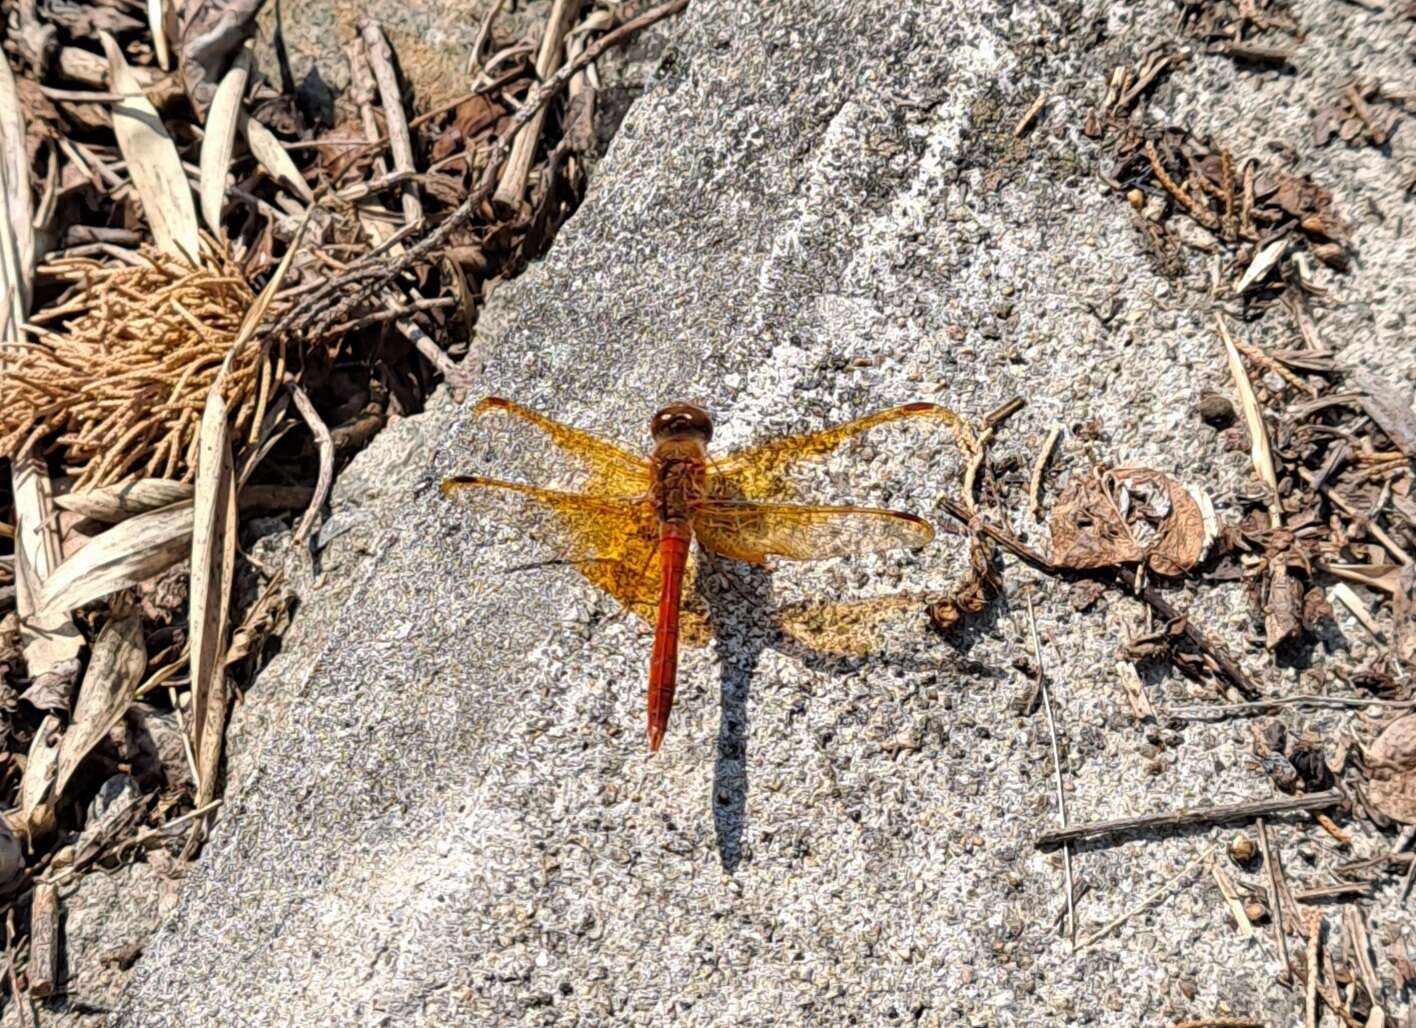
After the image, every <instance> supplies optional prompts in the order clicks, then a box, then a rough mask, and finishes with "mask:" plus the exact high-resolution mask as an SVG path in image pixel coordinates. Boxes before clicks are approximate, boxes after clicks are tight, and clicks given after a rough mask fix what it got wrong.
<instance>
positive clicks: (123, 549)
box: [39, 500, 192, 611]
mask: <svg viewBox="0 0 1416 1028" xmlns="http://www.w3.org/2000/svg"><path fill="white" fill-rule="evenodd" d="M191 538H192V503H191V501H190V500H184V501H182V502H181V503H174V504H172V505H171V506H170V507H160V508H158V509H157V510H153V511H148V512H147V513H146V514H139V515H137V516H136V517H132V518H129V519H128V520H127V521H124V522H123V523H122V524H121V525H115V526H114V527H113V528H110V529H109V530H108V531H106V532H104V533H103V534H101V535H98V536H95V537H94V538H93V539H92V540H90V541H89V543H88V544H87V545H85V546H84V547H83V549H81V550H79V551H78V552H77V553H75V554H74V555H73V556H72V557H70V558H69V559H68V560H66V561H64V563H62V564H60V565H59V566H58V567H57V568H55V569H54V574H52V575H50V576H49V579H48V580H47V581H46V582H45V583H44V587H43V589H42V590H41V591H40V597H39V599H40V608H41V609H42V610H45V611H50V610H61V611H67V610H73V609H74V608H75V607H81V606H83V605H84V604H85V603H89V602H90V601H92V600H96V599H99V598H101V597H103V596H107V595H108V594H109V593H113V592H117V591H118V590H119V589H126V588H127V587H128V586H130V585H137V584H138V583H139V582H141V581H144V580H145V579H148V578H151V577H152V576H153V575H156V574H158V573H160V572H162V571H165V570H167V569H168V568H169V567H171V566H172V565H173V564H176V563H177V562H178V561H179V560H181V559H182V557H183V556H184V555H185V554H186V552H187V549H188V546H189V544H190V542H191Z"/></svg>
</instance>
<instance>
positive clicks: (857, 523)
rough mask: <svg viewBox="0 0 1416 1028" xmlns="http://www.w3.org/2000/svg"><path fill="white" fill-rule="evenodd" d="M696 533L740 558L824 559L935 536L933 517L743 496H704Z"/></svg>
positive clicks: (909, 545) (907, 545) (915, 544)
mask: <svg viewBox="0 0 1416 1028" xmlns="http://www.w3.org/2000/svg"><path fill="white" fill-rule="evenodd" d="M693 534H694V535H695V536H696V537H697V538H698V541H699V543H700V544H701V545H702V546H704V547H705V548H707V549H709V550H712V551H714V552H715V553H721V554H722V555H723V556H725V557H730V558H732V559H734V560H745V561H751V562H754V563H761V562H762V561H763V560H764V559H766V558H767V557H774V556H775V557H785V558H787V559H788V560H821V559H824V558H827V557H842V556H846V555H848V554H853V553H871V552H874V551H876V550H893V549H897V548H902V549H918V548H919V547H921V546H924V545H925V544H926V543H928V542H929V541H930V540H931V539H933V538H934V529H932V528H930V527H929V522H927V521H925V520H923V519H922V518H917V517H915V516H914V515H913V514H904V513H901V512H899V511H893V510H880V509H878V508H875V507H799V506H795V505H792V504H784V503H749V502H746V501H743V500H702V501H699V502H698V503H696V504H695V505H694V507H693Z"/></svg>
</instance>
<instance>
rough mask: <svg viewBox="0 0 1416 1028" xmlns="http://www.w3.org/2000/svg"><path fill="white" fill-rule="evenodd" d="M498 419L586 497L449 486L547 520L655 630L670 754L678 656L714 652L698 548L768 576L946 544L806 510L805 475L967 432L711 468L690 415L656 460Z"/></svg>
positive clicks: (759, 457)
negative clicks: (568, 464) (697, 600)
mask: <svg viewBox="0 0 1416 1028" xmlns="http://www.w3.org/2000/svg"><path fill="white" fill-rule="evenodd" d="M491 413H496V414H500V415H505V416H508V417H510V418H513V419H516V420H518V421H520V422H523V423H524V424H525V425H527V426H530V427H531V428H532V429H534V430H536V431H537V432H540V433H543V434H544V436H545V437H546V439H547V440H548V441H549V442H550V443H551V444H552V445H553V446H554V447H556V448H557V449H558V450H559V451H560V452H561V453H562V454H563V455H564V456H566V457H568V458H571V459H572V460H573V461H574V462H575V463H577V464H578V465H580V467H581V470H582V472H583V473H584V480H583V484H582V486H581V488H580V490H579V491H576V492H566V491H560V490H555V489H547V488H542V487H540V486H535V485H529V484H525V483H521V482H512V481H505V480H502V479H496V478H487V477H483V476H481V475H461V476H454V477H451V478H447V479H445V480H444V481H443V483H442V487H441V491H442V494H443V495H444V496H446V497H459V498H460V499H466V498H468V496H469V494H478V495H481V496H486V495H488V494H498V495H501V496H506V495H511V496H514V497H516V498H518V499H519V500H521V501H524V502H525V503H526V504H528V505H529V506H530V507H531V508H534V509H536V510H538V511H539V512H540V513H543V514H546V515H549V520H550V522H551V524H552V525H553V527H554V530H555V536H556V538H557V539H558V540H559V541H560V543H561V546H562V548H563V552H564V554H565V560H566V562H567V563H570V564H571V565H573V566H574V567H575V568H576V569H577V570H578V571H579V573H580V574H581V575H582V576H583V577H584V578H585V579H587V580H588V581H589V582H590V583H591V584H593V585H594V586H596V587H597V588H599V589H601V590H603V591H604V592H605V593H607V594H609V595H610V596H611V597H613V598H614V599H615V600H616V601H617V602H618V603H619V604H620V606H621V609H622V611H628V612H630V613H632V614H633V615H635V616H637V617H639V618H640V619H641V620H643V621H644V622H646V623H647V624H649V625H652V626H653V629H654V642H653V648H652V652H651V656H650V660H649V683H648V702H647V705H648V711H647V713H648V736H649V750H650V752H651V753H655V752H658V750H659V747H660V745H661V744H662V742H663V739H664V734H665V732H666V730H667V728H668V723H669V711H670V709H671V708H672V706H673V701H674V693H675V691H676V689H677V686H678V659H679V645H680V643H681V642H683V643H685V644H686V645H694V646H696V645H702V644H703V643H705V642H706V641H707V639H708V638H709V636H710V635H711V632H710V631H709V628H708V623H707V616H706V612H704V611H702V610H700V609H698V608H697V607H696V606H695V605H694V604H693V603H690V602H686V597H688V596H691V594H692V589H693V583H694V580H695V567H696V563H695V560H694V558H693V556H692V554H691V547H692V543H693V542H694V541H695V540H696V541H697V543H698V545H699V547H701V548H702V549H703V550H706V551H709V552H711V553H713V554H717V555H719V556H722V557H726V558H729V559H731V560H738V561H745V562H747V563H749V564H757V565H765V564H766V563H767V562H768V560H769V558H782V559H786V560H793V561H810V560H823V559H827V558H831V557H840V556H848V555H854V554H863V553H871V552H878V551H882V550H890V549H910V550H913V549H919V548H920V547H923V546H925V545H927V544H928V543H929V542H930V541H931V540H932V539H933V537H934V530H933V528H931V527H930V525H929V523H928V522H927V521H925V520H924V519H923V518H920V517H917V516H915V515H914V514H909V513H905V512H903V511H896V510H886V509H883V508H875V507H859V506H820V505H812V504H803V503H797V502H790V501H792V500H795V499H798V498H799V497H798V496H797V491H798V490H797V487H796V485H795V483H794V481H793V472H794V471H795V470H797V469H798V466H799V465H801V464H803V463H804V462H808V461H812V460H819V459H821V458H823V457H826V456H828V455H829V454H831V453H833V452H834V451H836V450H837V449H838V448H839V447H840V446H841V445H842V444H843V443H845V442H846V441H847V440H849V439H852V438H854V437H856V436H859V435H860V434H862V433H864V432H866V431H868V430H869V429H872V428H875V427H877V426H879V425H884V424H887V423H889V422H896V421H904V420H913V419H927V420H932V421H936V422H941V423H943V424H945V425H947V426H948V427H950V428H951V429H952V430H953V432H954V434H955V436H956V437H958V438H960V439H962V438H964V437H965V436H966V435H967V433H968V428H967V426H966V425H964V423H963V422H962V421H961V419H959V418H958V417H957V415H955V414H954V413H953V412H952V411H951V410H949V409H948V408H947V407H943V406H941V405H939V404H934V403H923V402H921V403H907V404H904V405H903V406H898V407H891V408H889V409H887V410H882V411H879V412H877V413H874V414H870V415H868V416H866V417H862V418H857V419H856V420H854V421H849V422H846V423H844V424H840V425H836V426H835V427H831V428H826V429H821V430H818V431H812V432H805V433H800V434H794V435H787V436H783V437H778V438H775V439H771V440H768V441H767V442H764V443H760V444H758V445H755V446H750V447H747V448H745V449H741V450H738V451H736V452H733V453H728V454H726V455H724V456H721V457H710V456H709V454H708V444H709V442H710V441H711V440H712V438H713V421H712V418H711V417H710V416H709V414H708V412H707V411H705V410H703V409H702V408H700V407H697V406H694V405H693V404H690V403H671V404H669V405H668V406H666V407H664V408H663V409H662V410H659V411H658V412H657V413H655V414H654V416H653V418H652V419H651V420H650V424H649V435H650V439H651V440H652V442H653V449H652V452H650V453H648V454H643V453H635V452H634V451H632V450H629V449H626V448H624V447H622V446H620V445H618V444H616V443H614V442H611V441H609V440H607V439H604V438H601V437H599V436H596V435H592V434H590V433H588V432H585V431H582V430H580V429H578V428H574V427H572V426H570V425H566V424H563V423H561V422H559V421H555V420H552V419H551V418H549V417H547V416H546V415H544V414H541V413H539V412H537V411H534V410H532V409H530V408H528V407H524V406H522V405H520V404H518V403H515V402H513V401H511V400H507V399H504V398H502V397H498V396H491V397H487V398H485V399H483V400H481V401H480V402H479V403H478V404H477V406H476V408H474V416H475V417H479V418H480V417H482V416H484V415H487V414H491Z"/></svg>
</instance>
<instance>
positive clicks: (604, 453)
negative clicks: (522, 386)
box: [473, 396, 649, 497]
mask: <svg viewBox="0 0 1416 1028" xmlns="http://www.w3.org/2000/svg"><path fill="white" fill-rule="evenodd" d="M473 414H474V415H475V416H476V417H479V418H480V417H484V416H486V415H490V414H501V415H505V416H508V417H512V418H517V419H519V420H521V421H524V422H526V423H527V424H530V425H532V426H534V427H535V428H537V429H539V430H540V431H542V432H544V433H545V434H546V437H547V438H548V439H549V440H550V441H551V442H552V443H553V444H555V446H556V447H557V448H559V449H560V450H561V452H562V453H564V454H565V455H567V456H568V457H570V458H572V459H573V460H575V461H577V462H578V463H580V464H581V465H582V466H583V467H584V468H585V469H586V471H587V472H588V477H587V479H586V480H585V482H584V485H583V490H582V491H583V492H584V493H586V494H588V495H590V496H618V497H639V496H645V495H647V494H648V492H649V462H648V460H646V459H645V458H644V457H642V456H640V455H639V454H636V453H632V452H631V451H629V450H626V449H624V448H623V447H620V446H616V445H615V444H614V443H611V442H609V441H608V440H605V439H601V438H599V437H598V436H594V435H591V434H590V433H589V432H583V431H581V430H580V429H578V428H572V427H571V426H570V425H563V424H561V423H560V422H559V421H553V420H551V419H550V418H548V417H546V416H545V415H544V414H540V413H538V412H536V411H534V410H531V409H530V408H529V407H523V406H521V404H519V403H514V402H513V401H511V400H504V399H502V398H501V397H500V396H488V397H487V398H486V399H484V400H482V401H480V402H479V403H478V404H477V406H476V408H475V409H474V411H473Z"/></svg>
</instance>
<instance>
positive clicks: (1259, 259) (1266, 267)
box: [1234, 236, 1290, 296]
mask: <svg viewBox="0 0 1416 1028" xmlns="http://www.w3.org/2000/svg"><path fill="white" fill-rule="evenodd" d="M1289 245H1290V243H1289V240H1288V237H1287V236H1284V237H1283V238H1282V239H1275V240H1274V241H1273V242H1271V243H1269V244H1268V245H1267V246H1265V247H1264V248H1263V249H1262V250H1260V251H1259V252H1258V253H1257V254H1256V255H1255V257H1254V259H1253V260H1252V261H1250V262H1249V268H1248V270H1247V271H1245V272H1244V276H1243V278H1241V279H1239V282H1238V284H1237V285H1236V286H1235V287H1234V292H1235V293H1237V294H1239V295H1241V296H1242V295H1243V294H1244V293H1246V292H1248V291H1249V290H1250V289H1252V288H1254V286H1256V285H1258V284H1259V283H1260V282H1262V281H1263V280H1264V279H1265V278H1267V277H1268V273H1269V272H1270V271H1272V270H1273V269H1274V268H1275V267H1277V266H1278V262H1279V261H1280V260H1282V259H1283V256H1284V254H1286V253H1287V252H1288V247H1289Z"/></svg>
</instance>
